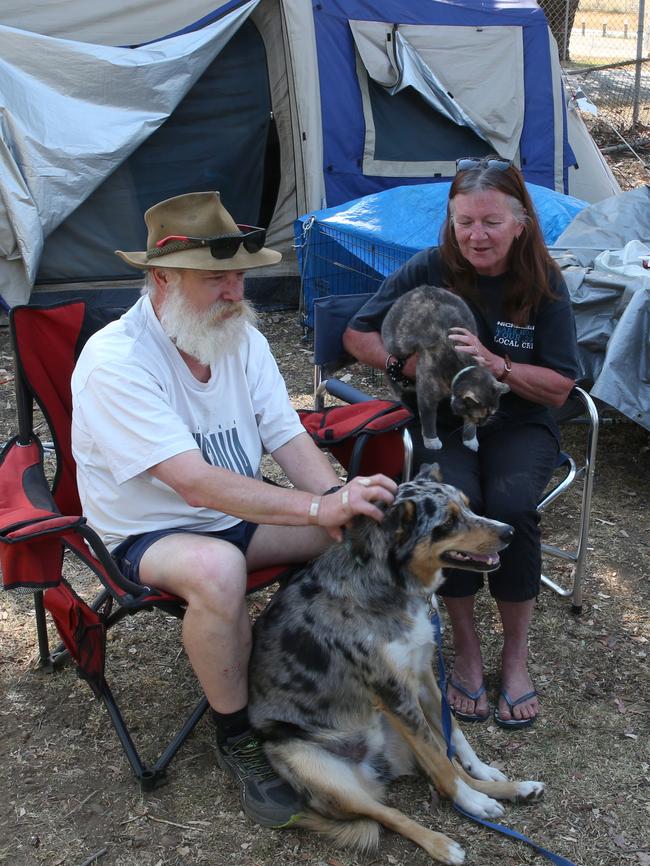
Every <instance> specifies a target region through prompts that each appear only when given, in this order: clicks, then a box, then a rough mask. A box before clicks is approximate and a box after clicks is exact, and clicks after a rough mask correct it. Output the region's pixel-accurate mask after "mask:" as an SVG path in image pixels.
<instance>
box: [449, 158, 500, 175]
mask: <svg viewBox="0 0 650 866" xmlns="http://www.w3.org/2000/svg"><path fill="white" fill-rule="evenodd" d="M511 167H512V160H510V159H502V158H501V157H500V156H494V157H484V156H461V157H460V159H457V160H456V174H458V173H459V172H461V171H471V170H472V169H475V168H495V169H496V170H497V171H507V170H508V169H509V168H511Z"/></svg>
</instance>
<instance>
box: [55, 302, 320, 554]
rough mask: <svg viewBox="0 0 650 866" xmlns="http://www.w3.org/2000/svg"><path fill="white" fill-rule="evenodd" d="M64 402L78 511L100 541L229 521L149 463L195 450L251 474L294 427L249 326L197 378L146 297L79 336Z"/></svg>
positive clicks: (265, 350)
mask: <svg viewBox="0 0 650 866" xmlns="http://www.w3.org/2000/svg"><path fill="white" fill-rule="evenodd" d="M72 407H73V408H72V453H73V455H74V458H75V460H76V463H77V484H78V487H79V494H80V497H81V504H82V508H83V513H84V515H85V516H86V518H87V519H88V522H89V524H90V525H91V526H92V527H93V529H95V530H96V531H97V532H98V533H99V535H100V536H101V538H102V539H103V541H104V543H105V544H106V545H107V546H108V547H109V548H113V547H115V546H116V545H117V544H118V543H119V542H120V541H123V540H124V539H125V538H127V537H128V536H129V535H135V534H139V533H143V532H152V531H155V530H158V529H170V528H173V527H187V528H192V529H199V530H201V531H205V532H213V531H218V530H222V529H227V528H229V527H231V526H233V525H234V524H236V523H237V522H238V521H239V518H237V517H232V516H231V515H227V514H222V513H221V512H219V511H213V510H212V509H210V508H196V507H193V506H190V505H188V504H187V503H186V502H185V501H184V500H183V499H182V498H181V497H180V496H179V495H178V494H177V493H176V492H175V491H174V490H172V488H171V487H169V486H168V485H166V484H164V483H163V482H161V481H158V480H157V479H156V478H154V477H153V476H152V475H151V474H150V473H149V472H147V469H149V468H150V467H151V466H154V465H156V464H157V463H160V462H161V461H163V460H166V459H168V458H170V457H173V456H174V455H176V454H181V453H183V452H184V451H190V450H193V449H195V448H200V449H201V451H202V453H203V456H204V458H205V460H206V461H207V462H208V463H211V464H213V465H215V466H221V467H224V468H227V469H231V470H232V471H233V472H236V473H239V474H241V475H247V476H249V477H251V478H254V477H259V476H260V460H261V457H262V454H263V452H264V451H267V452H269V453H270V452H273V451H275V450H276V449H278V448H280V447H281V446H282V445H285V444H286V443H287V442H289V441H290V440H291V439H293V438H294V437H295V436H297V435H299V434H300V433H302V432H304V428H303V426H302V424H301V423H300V419H299V418H298V415H297V413H296V412H295V411H294V409H293V408H292V406H291V403H290V402H289V395H288V394H287V389H286V385H285V383H284V380H283V379H282V376H281V375H280V372H279V370H278V368H277V365H276V363H275V359H274V358H273V356H272V354H271V351H270V349H269V346H268V343H267V341H266V339H265V338H264V337H263V336H262V334H260V332H259V331H257V330H256V329H255V328H253V327H251V326H247V327H246V331H245V338H244V340H243V341H242V345H241V347H240V349H239V351H238V352H237V353H236V354H232V355H227V356H224V357H223V358H222V359H221V360H220V361H219V363H218V364H217V365H216V366H215V367H214V368H213V369H212V373H211V376H210V380H209V381H208V382H205V383H203V382H199V381H198V380H197V379H196V378H195V377H194V376H193V375H192V373H191V372H190V370H189V369H188V367H187V365H186V364H185V362H184V361H183V359H182V358H181V356H180V354H179V352H178V350H177V349H176V348H175V346H174V345H173V343H172V342H171V340H169V338H168V337H167V335H166V334H165V332H164V331H163V329H162V327H161V325H160V322H159V321H158V319H157V318H156V315H155V313H154V311H153V308H152V306H151V301H150V300H149V298H148V297H147V296H144V297H142V298H140V300H139V301H138V302H137V303H136V304H135V305H134V306H133V307H132V308H131V309H130V310H129V311H128V312H127V313H125V314H124V315H123V316H122V318H121V319H119V320H117V321H115V322H112V323H111V324H109V325H108V326H107V327H105V328H103V329H102V330H101V331H98V332H97V333H96V334H94V335H93V336H92V337H91V338H90V339H89V340H88V342H87V343H86V345H85V346H84V348H83V351H82V352H81V355H80V357H79V360H78V362H77V365H76V368H75V371H74V373H73V376H72Z"/></svg>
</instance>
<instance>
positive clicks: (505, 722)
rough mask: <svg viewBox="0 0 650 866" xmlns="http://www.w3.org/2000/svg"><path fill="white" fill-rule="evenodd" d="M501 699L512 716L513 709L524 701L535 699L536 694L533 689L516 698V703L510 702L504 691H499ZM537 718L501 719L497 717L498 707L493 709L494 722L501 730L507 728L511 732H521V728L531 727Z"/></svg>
mask: <svg viewBox="0 0 650 866" xmlns="http://www.w3.org/2000/svg"><path fill="white" fill-rule="evenodd" d="M501 697H502V698H503V700H504V701H505V702H506V703H507V704H508V709H509V710H510V713H511V714H512V711H513V709H514V708H515V707H518V706H519V704H523V703H525V702H526V701H529V700H530V699H531V698H536V697H537V692H536V691H535V690H534V689H533V691H532V692H526V694H525V695H522V696H521V697H520V698H517V700H516V701H512V700H510V695H509V694H508V692H507V691H506V690H505V689H501ZM536 718H537V716H533V717H532V718H530V719H515V718H514V716H513V718H511V719H502V718H501V716H500V715H499V707H498V705H497V706H496V707H495V708H494V721H495V722H496V723H497V725H499V727H501V728H509V729H510V730H511V731H512V730H521V728H530V726H531V725H533V724H534V723H535V719H536Z"/></svg>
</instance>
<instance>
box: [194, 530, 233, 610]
mask: <svg viewBox="0 0 650 866" xmlns="http://www.w3.org/2000/svg"><path fill="white" fill-rule="evenodd" d="M188 548H190V549H188V551H187V555H186V556H185V557H184V562H183V566H182V568H183V571H184V575H183V583H184V585H185V587H186V593H185V595H186V600H187V602H188V604H201V605H203V606H204V607H207V608H210V609H215V610H218V611H220V612H221V613H223V614H227V612H228V611H231V610H233V609H236V608H238V607H239V606H240V605H241V603H242V600H243V598H244V596H245V594H246V577H247V571H246V559H245V557H244V554H243V553H242V552H241V551H240V550H238V549H237V548H236V547H234V546H233V545H231V544H211V543H210V542H206V541H202V542H201V543H200V544H197V545H188Z"/></svg>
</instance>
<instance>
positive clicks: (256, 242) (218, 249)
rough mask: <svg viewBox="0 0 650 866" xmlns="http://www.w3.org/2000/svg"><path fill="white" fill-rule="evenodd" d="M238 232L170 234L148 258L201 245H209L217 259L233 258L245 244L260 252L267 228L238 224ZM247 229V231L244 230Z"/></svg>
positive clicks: (192, 248)
mask: <svg viewBox="0 0 650 866" xmlns="http://www.w3.org/2000/svg"><path fill="white" fill-rule="evenodd" d="M237 228H238V229H239V230H240V231H239V232H238V233H236V234H234V233H230V234H224V235H214V236H213V237H207V238H199V237H189V236H187V235H168V236H167V237H165V238H162V240H159V241H158V242H157V243H156V246H155V247H151V248H149V249H148V250H147V252H146V257H147V259H155V258H159V257H160V256H166V255H169V254H170V253H177V252H183V251H185V250H195V249H200V248H201V247H209V248H210V253H211V254H212V256H213V258H215V259H231V258H233V256H235V255H236V254H237V252H238V251H239V247H240V246H241V245H242V244H243V245H244V249H245V250H246V251H247V252H249V253H258V252H259V251H260V250H261V249H262V247H263V246H264V241H265V240H266V229H263V228H257V227H256V226H239V225H238V226H237ZM243 229H246V231H242V230H243Z"/></svg>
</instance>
